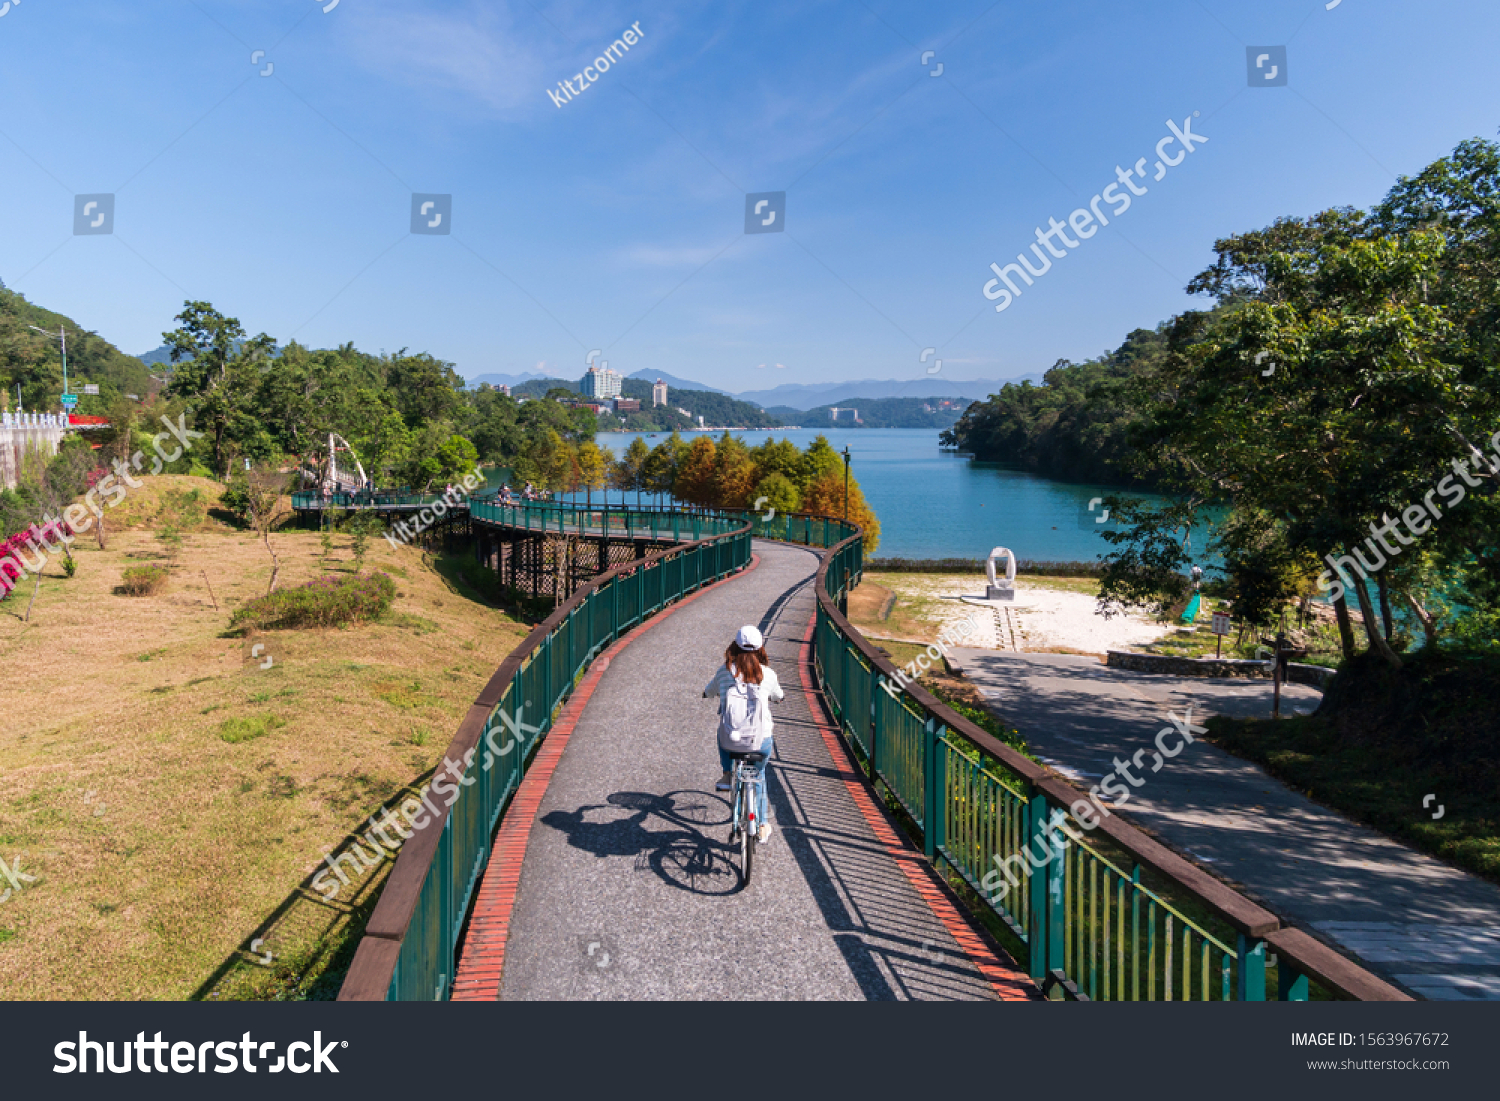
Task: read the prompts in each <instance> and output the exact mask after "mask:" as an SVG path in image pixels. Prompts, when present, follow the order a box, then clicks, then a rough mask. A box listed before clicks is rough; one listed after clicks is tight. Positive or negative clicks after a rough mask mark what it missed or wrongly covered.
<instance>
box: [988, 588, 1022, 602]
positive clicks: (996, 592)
mask: <svg viewBox="0 0 1500 1101" xmlns="http://www.w3.org/2000/svg"><path fill="white" fill-rule="evenodd" d="M984 598H985V599H986V600H1014V599H1015V598H1016V590H1015V586H1013V585H986V586H985V589H984Z"/></svg>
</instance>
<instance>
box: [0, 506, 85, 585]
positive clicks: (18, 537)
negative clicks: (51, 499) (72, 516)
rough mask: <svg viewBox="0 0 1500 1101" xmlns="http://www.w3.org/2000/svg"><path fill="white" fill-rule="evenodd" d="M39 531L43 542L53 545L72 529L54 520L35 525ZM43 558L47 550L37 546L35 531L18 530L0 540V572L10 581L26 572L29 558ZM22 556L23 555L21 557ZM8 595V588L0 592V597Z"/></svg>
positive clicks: (65, 523)
mask: <svg viewBox="0 0 1500 1101" xmlns="http://www.w3.org/2000/svg"><path fill="white" fill-rule="evenodd" d="M37 531H38V532H40V533H41V539H42V542H43V543H51V544H52V545H53V546H54V547H55V546H58V545H60V544H61V543H62V541H63V540H62V537H63V536H64V535H69V536H71V535H72V534H73V529H72V527H70V526H69V525H68V523H67V522H66V521H64V520H55V521H53V522H52V523H50V524H41V525H39V526H38V527H37ZM38 555H40V556H41V557H43V558H45V557H46V555H47V550H46V547H45V546H39V545H38V542H37V536H36V533H34V532H32V531H30V530H27V531H18V532H16V534H14V535H11V536H7V537H6V539H5V540H4V542H0V572H3V573H4V574H5V576H6V578H8V579H9V580H10V581H12V582H14V581H17V580H19V579H20V578H21V577H22V575H24V574H25V573H26V565H25V563H26V562H27V561H28V560H29V561H32V562H35V561H36V560H37V556H38ZM23 556H24V557H23ZM9 595H10V590H9V589H6V590H5V591H4V592H0V599H3V598H4V597H6V596H9Z"/></svg>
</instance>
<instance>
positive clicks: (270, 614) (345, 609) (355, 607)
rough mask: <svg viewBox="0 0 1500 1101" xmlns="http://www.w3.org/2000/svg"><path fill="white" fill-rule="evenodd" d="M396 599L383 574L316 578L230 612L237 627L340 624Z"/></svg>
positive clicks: (377, 612) (376, 614) (373, 614)
mask: <svg viewBox="0 0 1500 1101" xmlns="http://www.w3.org/2000/svg"><path fill="white" fill-rule="evenodd" d="M395 598H396V583H395V582H394V581H392V580H391V579H390V578H389V577H387V576H386V575H385V574H383V573H368V574H355V575H354V576H352V577H348V576H345V577H333V576H327V577H320V578H318V579H317V580H316V581H309V582H308V583H307V584H305V585H298V586H297V587H296V588H293V589H280V590H278V591H276V592H273V593H267V594H266V595H265V596H261V597H257V598H256V599H254V600H252V601H250V602H249V603H248V604H246V605H245V606H244V607H242V608H240V609H239V610H238V611H236V612H235V613H234V616H233V617H232V618H231V619H230V621H229V625H230V626H231V627H238V628H249V627H259V628H269V627H341V626H344V625H345V624H350V623H364V622H368V621H370V620H373V619H379V618H380V617H381V616H382V615H384V614H385V613H386V612H387V611H388V610H389V609H390V606H391V601H392V600H394V599H395Z"/></svg>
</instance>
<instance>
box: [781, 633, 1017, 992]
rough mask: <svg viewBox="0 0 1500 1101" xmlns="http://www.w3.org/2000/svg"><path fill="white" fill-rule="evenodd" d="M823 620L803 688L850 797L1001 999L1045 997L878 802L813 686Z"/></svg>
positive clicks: (808, 647)
mask: <svg viewBox="0 0 1500 1101" xmlns="http://www.w3.org/2000/svg"><path fill="white" fill-rule="evenodd" d="M817 625H818V613H817V609H814V610H813V615H812V618H811V619H810V620H808V623H807V632H806V633H805V634H804V635H803V636H802V649H801V655H800V659H799V660H798V662H797V675H798V676H799V677H800V678H801V681H802V691H803V693H804V694H805V695H806V696H807V707H808V710H809V711H810V712H811V715H812V722H813V725H814V726H816V727H817V728H818V733H819V734H820V735H822V737H823V744H824V745H826V746H827V747H828V753H829V756H831V757H832V758H833V765H834V767H835V768H837V769H839V771H840V773H841V777H840V778H841V779H842V780H843V781H844V788H845V790H846V791H848V793H849V798H851V799H852V800H854V805H855V806H856V807H858V808H859V813H860V814H861V815H863V816H864V819H865V822H866V823H868V824H869V827H870V829H871V830H872V831H873V832H874V834H875V839H876V840H877V841H878V842H879V843H880V845H881V846H882V847H883V848H884V849H885V851H886V853H887V854H888V855H889V856H890V858H891V859H892V860H894V861H895V862H896V866H897V867H899V868H900V869H901V870H902V872H904V873H905V874H906V878H907V881H908V882H909V883H911V885H912V888H913V889H914V890H915V891H916V892H917V894H918V895H920V896H921V897H922V901H924V902H925V903H927V906H928V908H929V909H930V910H932V914H933V916H934V917H935V918H937V919H938V921H939V922H941V923H942V925H943V928H945V929H947V930H948V934H949V936H951V937H952V938H953V939H954V940H955V941H957V942H958V946H959V947H960V948H962V949H963V950H964V952H965V953H966V954H967V955H968V957H969V959H970V960H972V961H973V963H974V966H975V968H977V969H978V971H979V973H980V974H981V975H983V976H984V978H985V979H986V980H987V981H988V982H989V984H990V985H991V986H992V987H994V988H995V993H996V994H997V995H998V996H999V997H1000V999H1001V1000H1002V1001H1007V1002H1029V1001H1037V1000H1040V999H1041V993H1040V991H1038V990H1037V988H1036V985H1035V984H1034V983H1033V982H1032V981H1031V977H1030V976H1029V975H1027V974H1026V973H1025V972H1024V971H1022V970H1021V969H1020V968H1019V967H1017V966H1016V962H1015V961H1014V960H1012V959H1011V958H1010V956H1009V954H1007V953H1006V952H1005V951H1004V950H1003V949H1001V948H1000V947H999V946H998V945H996V946H993V947H992V946H991V943H990V942H989V940H988V939H987V938H986V937H985V936H983V935H982V934H981V933H980V931H979V930H978V929H977V928H976V927H975V925H974V923H973V922H972V921H971V920H970V918H969V917H968V915H966V914H964V913H963V912H962V911H960V910H959V909H958V907H957V906H955V905H954V904H953V901H952V897H951V895H950V892H949V890H948V889H947V886H946V885H945V884H944V883H943V882H942V880H940V879H939V878H938V873H937V870H936V869H935V868H933V867H932V865H931V864H929V863H927V859H926V857H924V856H923V855H922V854H921V853H919V852H917V850H916V848H915V847H914V846H913V845H912V844H911V843H910V842H909V841H908V840H907V839H906V838H905V837H904V836H903V835H902V834H901V833H900V832H899V831H898V830H897V829H896V826H895V823H894V822H892V821H891V819H890V816H889V815H888V814H887V813H886V811H885V808H884V807H882V806H879V805H878V804H877V803H876V802H875V799H874V796H873V793H872V791H871V788H870V785H869V782H868V781H867V780H866V779H865V776H864V774H863V773H861V772H860V770H859V768H858V767H857V766H856V765H855V762H854V758H853V757H852V756H850V754H849V749H848V747H847V746H845V745H844V740H843V737H842V736H841V734H840V732H839V729H838V727H837V726H835V725H834V724H833V723H832V722H830V721H829V720H828V718H827V717H826V716H827V712H826V710H825V709H824V706H823V700H822V698H821V697H820V696H819V695H818V694H817V692H816V691H814V689H813V685H812V669H813V656H812V647H813V635H814V634H815V632H816V631H817Z"/></svg>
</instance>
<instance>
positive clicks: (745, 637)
mask: <svg viewBox="0 0 1500 1101" xmlns="http://www.w3.org/2000/svg"><path fill="white" fill-rule="evenodd" d="M703 695H704V696H705V697H707V696H718V697H719V766H720V767H721V768H722V769H723V770H724V775H723V776H721V777H720V778H719V782H718V784H716V785H715V787H716V788H717V789H718V790H719V791H728V790H729V789H730V786H731V780H732V777H731V774H730V773H731V769H732V768H733V767H734V758H735V757H736V756H740V755H743V754H746V753H761V754H764V756H763V757H762V758H761V759H760V761H759V762H758V763H756V764H755V765H754V766H753V767H754V768H755V770H756V771H757V772H758V773H760V776H761V783H760V784H759V785H757V790H758V791H759V792H760V806H759V807H757V808H756V820H757V821H759V822H760V824H761V826H760V837H759V840H760V841H762V842H764V841H765V840H766V839H767V838H768V837H770V835H771V823H770V821H769V820H768V819H767V818H766V784H765V773H766V765H767V764H768V763H769V762H770V759H771V753H772V751H773V750H774V749H775V743H774V741H773V738H772V723H771V701H772V700H779V699H782V698H783V697H784V696H785V695H786V693H785V692H783V691H782V690H781V683H780V682H779V681H778V680H777V679H776V671H775V670H774V669H772V668H771V666H770V664H769V661H768V659H767V657H766V645H765V639H764V638H762V637H761V633H760V631H759V630H758V629H757V628H755V627H752V626H748V625H747V626H744V627H741V628H740V630H739V633H738V634H737V635H735V637H734V641H733V642H731V643H730V644H729V648H728V649H727V650H725V651H724V664H723V665H721V666H719V668H718V669H717V670H716V671H715V672H714V678H713V680H711V681H709V682H708V685H707V686H706V687H705V688H704V689H703Z"/></svg>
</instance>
